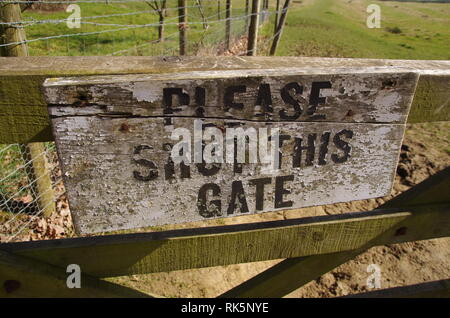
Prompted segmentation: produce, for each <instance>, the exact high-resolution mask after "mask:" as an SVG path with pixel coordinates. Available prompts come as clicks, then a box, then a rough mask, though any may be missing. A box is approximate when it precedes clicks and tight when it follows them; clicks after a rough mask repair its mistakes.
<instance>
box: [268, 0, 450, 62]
mask: <svg viewBox="0 0 450 318" xmlns="http://www.w3.org/2000/svg"><path fill="white" fill-rule="evenodd" d="M299 2H300V1H293V6H292V8H291V9H290V11H289V15H288V19H287V24H286V28H285V30H284V33H283V38H282V41H281V43H280V46H279V49H278V52H277V55H299V56H329V57H354V58H389V59H450V3H415V2H396V1H373V0H304V1H301V3H299ZM371 3H374V4H378V5H379V6H380V7H381V28H379V29H369V28H367V26H366V19H367V16H368V13H366V8H367V6H368V5H369V4H371ZM265 32H266V33H267V32H270V30H265ZM395 32H397V33H395Z"/></svg>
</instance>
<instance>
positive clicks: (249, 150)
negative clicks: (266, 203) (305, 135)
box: [170, 119, 280, 171]
mask: <svg viewBox="0 0 450 318" xmlns="http://www.w3.org/2000/svg"><path fill="white" fill-rule="evenodd" d="M224 132H225V134H224ZM170 138H171V139H172V140H175V141H178V142H177V143H176V144H175V145H174V146H173V147H172V150H171V159H172V161H173V162H174V163H175V164H179V163H184V164H190V163H230V164H234V163H260V164H261V165H262V166H263V167H266V168H267V169H269V170H271V171H276V170H278V169H279V161H280V151H279V143H280V129H279V128H270V129H268V128H266V127H264V128H258V129H256V128H254V127H248V128H243V127H228V128H223V127H217V126H212V125H211V124H204V122H203V120H201V119H195V120H194V127H193V136H192V134H191V130H190V129H188V128H181V127H179V128H175V129H174V130H173V131H172V134H171V136H170ZM192 140H193V142H192ZM247 146H248V147H247Z"/></svg>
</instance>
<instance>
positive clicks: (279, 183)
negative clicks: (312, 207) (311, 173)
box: [275, 174, 294, 209]
mask: <svg viewBox="0 0 450 318" xmlns="http://www.w3.org/2000/svg"><path fill="white" fill-rule="evenodd" d="M287 181H294V175H292V174H291V175H288V176H279V177H276V178H275V209H278V208H289V207H291V206H292V205H293V202H292V201H283V195H285V194H290V193H291V191H290V190H288V189H285V187H284V185H285V184H284V183H285V182H287Z"/></svg>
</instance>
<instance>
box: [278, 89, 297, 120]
mask: <svg viewBox="0 0 450 318" xmlns="http://www.w3.org/2000/svg"><path fill="white" fill-rule="evenodd" d="M292 89H293V90H294V91H295V94H298V95H301V94H303V86H300V85H299V84H298V83H296V82H292V83H288V84H286V85H285V86H284V87H283V88H282V89H281V98H282V99H283V101H284V102H285V103H286V104H289V105H292V106H293V107H294V113H293V114H292V115H288V114H287V112H286V110H284V109H282V110H280V112H279V114H280V118H281V119H284V120H296V119H297V118H299V117H300V115H301V114H302V112H303V109H302V108H301V106H300V103H299V101H298V100H296V99H295V98H294V97H292V96H291V94H290V93H289V92H290V91H291V90H292Z"/></svg>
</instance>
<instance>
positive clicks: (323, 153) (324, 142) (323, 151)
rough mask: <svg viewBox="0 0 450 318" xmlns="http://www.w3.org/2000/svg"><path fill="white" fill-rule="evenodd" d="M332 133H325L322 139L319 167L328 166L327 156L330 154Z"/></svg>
mask: <svg viewBox="0 0 450 318" xmlns="http://www.w3.org/2000/svg"><path fill="white" fill-rule="evenodd" d="M330 135H331V133H330V132H325V133H323V135H322V137H321V138H320V142H321V143H320V148H319V165H322V166H323V165H326V164H327V161H326V160H325V156H326V155H327V152H328V143H329V142H330Z"/></svg>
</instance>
